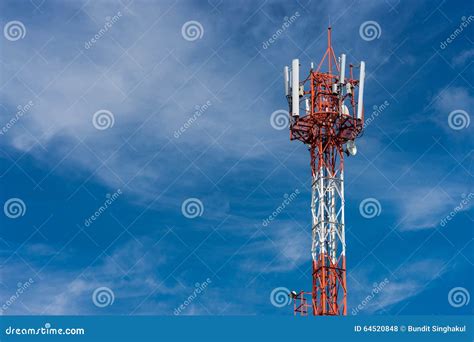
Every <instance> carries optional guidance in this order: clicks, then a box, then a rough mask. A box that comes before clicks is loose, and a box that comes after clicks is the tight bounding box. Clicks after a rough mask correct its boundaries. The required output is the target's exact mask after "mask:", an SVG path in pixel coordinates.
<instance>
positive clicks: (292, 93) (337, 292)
mask: <svg viewBox="0 0 474 342" xmlns="http://www.w3.org/2000/svg"><path fill="white" fill-rule="evenodd" d="M325 65H327V70H326V71H324V70H323V69H325V68H326V66H325ZM299 68H300V64H299V60H298V59H294V60H293V61H292V66H291V68H289V67H285V69H284V78H285V93H286V97H287V99H288V103H289V106H290V139H291V140H300V141H302V142H303V143H304V144H306V146H308V148H309V152H310V156H311V174H312V185H311V189H312V195H311V214H312V244H311V255H312V278H313V286H312V291H311V292H305V291H300V292H296V291H292V292H291V297H292V298H293V299H294V313H295V315H297V314H301V315H308V313H310V312H312V314H313V315H346V314H347V282H346V238H345V221H344V204H345V200H344V155H345V154H346V155H348V156H349V155H355V154H356V152H357V149H356V146H355V143H354V140H355V139H356V138H357V137H358V136H359V135H360V133H361V132H362V129H363V122H364V111H363V93H364V78H365V63H364V62H360V63H359V64H358V65H352V64H349V67H348V70H349V73H348V74H346V55H345V54H342V55H341V56H340V57H339V58H336V55H335V54H334V50H333V48H332V46H331V28H328V45H327V49H326V53H325V54H324V56H323V58H322V60H321V62H320V63H319V65H318V67H317V68H316V69H314V66H313V64H311V69H310V71H309V75H308V76H307V77H306V78H304V79H302V80H301V81H300V72H299ZM354 68H358V69H359V73H360V76H359V80H356V79H354V77H353V69H354ZM333 71H334V73H333Z"/></svg>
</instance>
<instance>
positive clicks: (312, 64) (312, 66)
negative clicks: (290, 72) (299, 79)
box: [311, 62, 314, 70]
mask: <svg viewBox="0 0 474 342" xmlns="http://www.w3.org/2000/svg"><path fill="white" fill-rule="evenodd" d="M313 69H314V63H313V62H311V70H313Z"/></svg>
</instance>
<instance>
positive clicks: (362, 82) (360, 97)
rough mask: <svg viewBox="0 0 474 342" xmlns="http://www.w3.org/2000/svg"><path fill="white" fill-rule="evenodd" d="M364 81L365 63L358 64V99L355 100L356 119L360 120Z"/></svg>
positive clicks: (362, 106)
mask: <svg viewBox="0 0 474 342" xmlns="http://www.w3.org/2000/svg"><path fill="white" fill-rule="evenodd" d="M364 80H365V62H364V61H361V62H360V75H359V98H358V100H357V119H361V120H362V110H363V108H364Z"/></svg>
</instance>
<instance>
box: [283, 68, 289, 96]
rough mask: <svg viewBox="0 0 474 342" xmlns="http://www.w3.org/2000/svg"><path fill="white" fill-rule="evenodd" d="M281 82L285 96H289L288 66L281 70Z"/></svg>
mask: <svg viewBox="0 0 474 342" xmlns="http://www.w3.org/2000/svg"><path fill="white" fill-rule="evenodd" d="M283 81H284V82H285V95H286V96H288V95H290V71H289V70H288V66H285V68H283Z"/></svg>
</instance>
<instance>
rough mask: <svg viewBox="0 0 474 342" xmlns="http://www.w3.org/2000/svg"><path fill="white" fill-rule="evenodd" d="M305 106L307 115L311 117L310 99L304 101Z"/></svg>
mask: <svg viewBox="0 0 474 342" xmlns="http://www.w3.org/2000/svg"><path fill="white" fill-rule="evenodd" d="M304 105H305V110H306V114H307V115H309V114H310V111H309V99H308V98H306V99H305V100H304Z"/></svg>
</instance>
